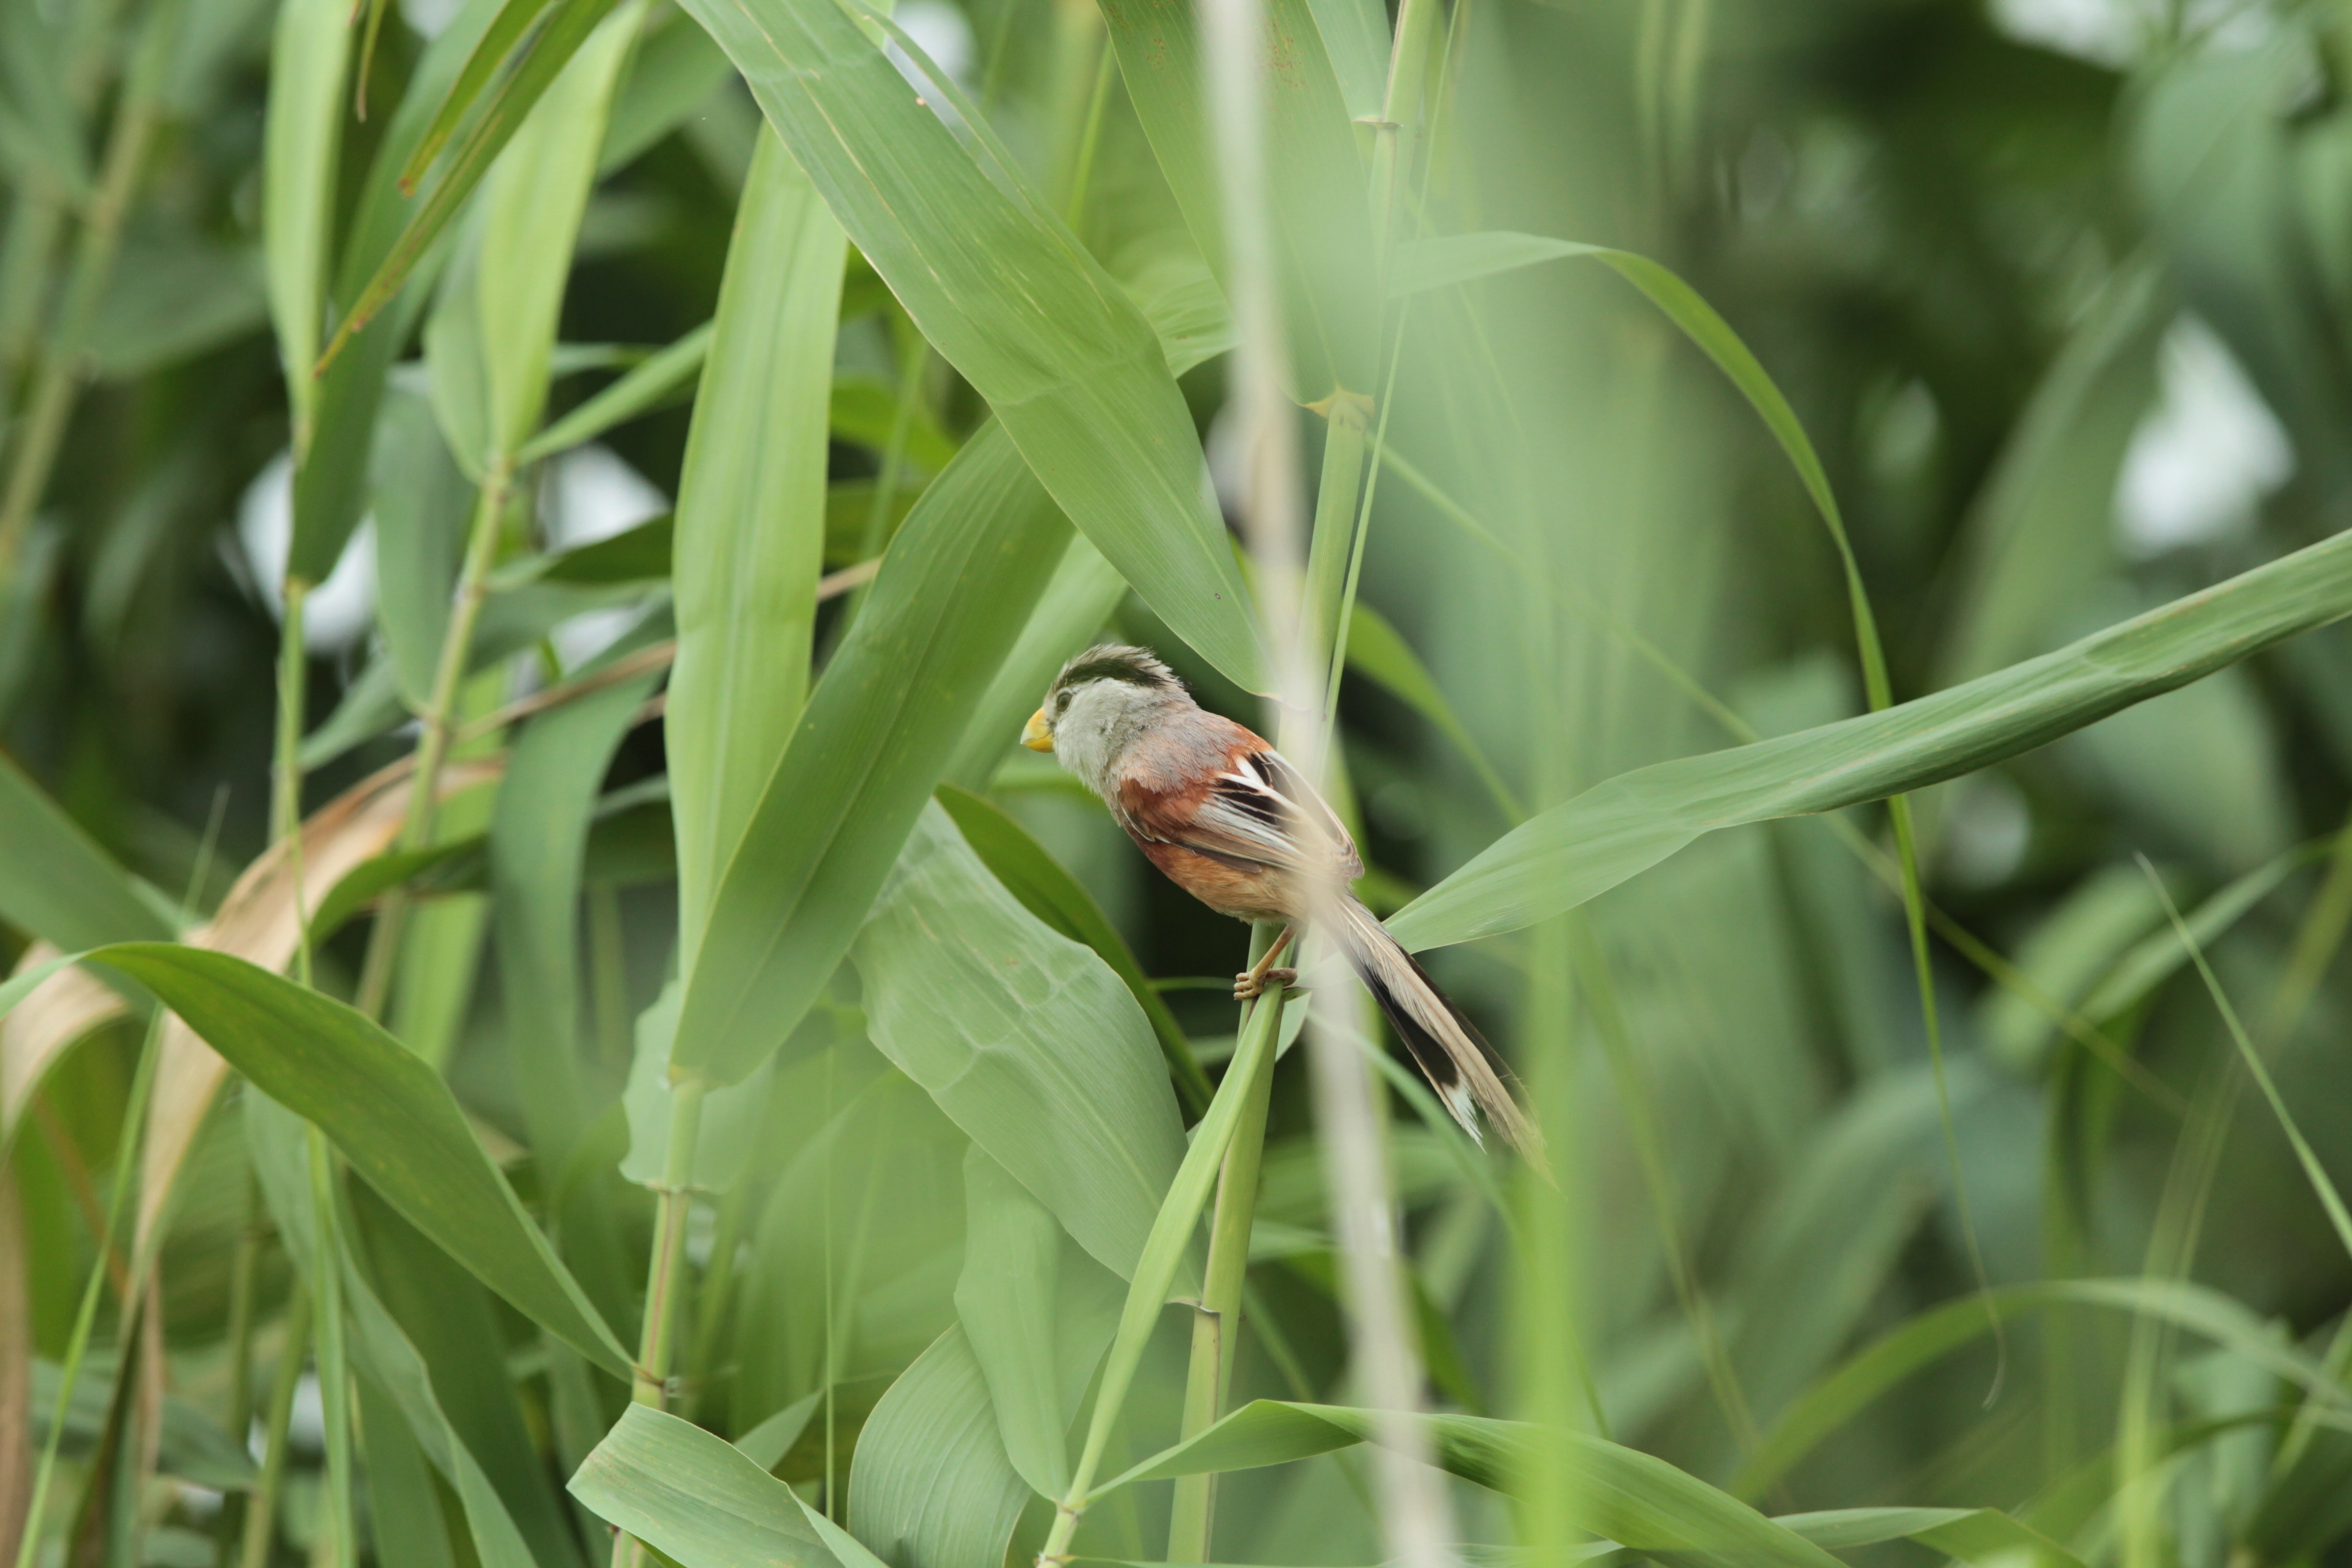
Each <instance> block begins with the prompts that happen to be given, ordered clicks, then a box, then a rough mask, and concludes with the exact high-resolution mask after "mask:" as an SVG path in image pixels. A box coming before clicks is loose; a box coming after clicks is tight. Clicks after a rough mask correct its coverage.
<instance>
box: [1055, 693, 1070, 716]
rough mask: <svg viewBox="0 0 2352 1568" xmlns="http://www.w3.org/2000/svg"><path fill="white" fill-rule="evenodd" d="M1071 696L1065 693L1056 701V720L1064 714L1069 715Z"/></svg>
mask: <svg viewBox="0 0 2352 1568" xmlns="http://www.w3.org/2000/svg"><path fill="white" fill-rule="evenodd" d="M1071 695H1072V694H1071V693H1069V692H1067V691H1065V692H1063V693H1062V694H1061V695H1060V696H1059V697H1056V698H1055V699H1054V716H1055V718H1057V719H1058V718H1060V717H1061V716H1062V715H1063V714H1065V713H1067V712H1068V711H1069V710H1070V697H1071Z"/></svg>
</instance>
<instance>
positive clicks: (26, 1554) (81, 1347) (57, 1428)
mask: <svg viewBox="0 0 2352 1568" xmlns="http://www.w3.org/2000/svg"><path fill="white" fill-rule="evenodd" d="M162 1038H163V1015H162V1014H161V1013H160V1012H159V1013H158V1014H157V1015H156V1016H155V1018H154V1019H153V1020H152V1022H150V1023H149V1025H148V1026H147V1033H146V1039H145V1043H144V1044H143V1045H142V1046H141V1047H140V1050H139V1067H138V1070H137V1071H136V1072H134V1073H133V1074H132V1075H131V1093H130V1095H129V1097H128V1098H127V1099H126V1100H125V1101H124V1103H123V1107H122V1126H121V1132H120V1133H119V1134H118V1135H117V1137H116V1139H115V1143H114V1148H115V1155H114V1159H115V1173H116V1174H115V1180H114V1183H113V1189H114V1190H113V1191H112V1192H111V1193H110V1194H108V1196H107V1200H106V1222H105V1225H104V1226H103V1227H102V1228H101V1230H100V1235H99V1237H98V1256H97V1257H96V1258H93V1259H92V1260H91V1262H90V1266H89V1279H87V1280H85V1281H84V1282H83V1284H82V1290H81V1304H80V1305H79V1307H78V1308H77V1309H76V1310H75V1312H74V1324H73V1332H72V1333H71V1334H70V1335H69V1336H68V1338H67V1341H66V1353H65V1360H64V1361H63V1362H62V1363H60V1364H59V1366H58V1397H57V1404H56V1405H55V1406H54V1407H53V1408H52V1409H51V1410H50V1412H49V1436H48V1440H47V1442H46V1443H44V1444H43V1445H42V1446H41V1460H40V1465H39V1467H38V1468H37V1469H36V1470H35V1471H34V1474H33V1494H32V1497H31V1499H30V1500H29V1501H27V1502H26V1506H25V1523H24V1534H23V1536H21V1537H20V1538H19V1539H18V1541H17V1543H16V1568H32V1565H33V1562H34V1559H35V1557H36V1555H37V1553H38V1552H39V1550H40V1542H41V1516H42V1514H43V1512H44V1511H45V1510H46V1508H47V1503H48V1497H49V1488H50V1486H51V1485H52V1484H53V1483H54V1482H55V1481H56V1479H57V1471H58V1445H59V1444H60V1443H62V1442H63V1441H64V1439H65V1433H66V1415H67V1413H68V1411H69V1410H70V1409H71V1408H72V1405H73V1392H74V1385H75V1384H76V1383H78V1382H79V1380H80V1377H81V1363H82V1361H83V1359H84V1358H85V1357H87V1356H88V1355H89V1341H90V1334H91V1331H93V1329H94V1328H95V1327H96V1326H97V1322H98V1303H99V1299H100V1296H102V1295H103V1294H104V1293H105V1289H106V1277H107V1265H108V1263H109V1262H110V1260H111V1259H112V1258H113V1256H114V1245H115V1243H114V1238H115V1237H116V1236H117V1235H118V1234H119V1233H120V1232H121V1228H122V1213H123V1210H124V1209H125V1208H127V1207H129V1206H130V1199H131V1194H132V1193H133V1192H135V1191H136V1190H137V1189H138V1186H139V1181H138V1171H139V1150H140V1144H141V1138H140V1133H141V1131H142V1129H144V1128H145V1127H146V1125H147V1102H148V1100H150V1099H152V1097H153V1094H154V1090H155V1068H156V1060H157V1058H159V1057H160V1056H161V1055H162V1054H163V1053H162V1051H161V1050H160V1049H159V1043H160V1041H161V1040H162ZM153 1251H154V1249H153V1247H152V1244H151V1245H149V1246H147V1247H140V1248H138V1249H136V1250H135V1251H134V1252H133V1253H132V1255H131V1269H130V1275H129V1278H128V1279H126V1280H125V1281H124V1282H123V1284H122V1287H121V1290H122V1321H124V1322H125V1323H128V1322H130V1321H131V1318H132V1316H133V1314H134V1312H135V1309H134V1308H133V1307H132V1305H131V1303H132V1302H134V1301H136V1300H139V1298H140V1295H141V1293H142V1290H143V1289H144V1288H145V1282H146V1274H147V1265H148V1262H149V1260H150V1259H151V1258H152V1256H153Z"/></svg>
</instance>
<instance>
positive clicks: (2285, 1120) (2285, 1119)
mask: <svg viewBox="0 0 2352 1568" xmlns="http://www.w3.org/2000/svg"><path fill="white" fill-rule="evenodd" d="M2139 866H2140V869H2141V870H2142V871H2144V872H2145V873H2147V880H2148V885H2149V886H2150V887H2152V888H2154V889H2156V896H2157V898H2158V900H2162V902H2163V904H2164V914H2165V918H2166V919H2167V920H2168V921H2171V923H2172V933H2173V935H2174V936H2175V937H2177V938H2179V942H2180V945H2181V946H2182V947H2183V948H2184V949H2186V950H2187V951H2188V953H2189V962H2190V963H2193V964H2195V965H2196V966H2197V977H2198V978H2199V979H2200V980H2202V981H2203V982H2204V983H2205V994H2207V995H2209V996H2210V997H2211V998H2212V999H2213V1008H2214V1011H2216V1012H2218V1013H2220V1014H2221V1023H2222V1025H2223V1026H2224V1027H2226V1028H2227V1029H2228V1030H2229V1031H2230V1038H2231V1041H2232V1042H2233V1043H2234V1044H2235V1045H2236V1046H2237V1047H2238V1059H2239V1060H2240V1061H2242V1062H2243V1063H2244V1064H2245V1067H2246V1072H2247V1075H2248V1076H2249V1077H2251V1078H2252V1079H2253V1080H2254V1083H2255V1086H2256V1087H2257V1088H2259V1089H2261V1090H2262V1091H2263V1100H2266V1101H2267V1102H2268V1103H2269V1105H2270V1108H2271V1114H2272V1115H2273V1117H2275V1118H2277V1120H2278V1124H2279V1131H2281V1132H2283V1133H2284V1134H2285V1135H2286V1141H2287V1144H2288V1146H2289V1147H2290V1148H2292V1149H2293V1150H2294V1158H2295V1163H2298V1164H2300V1165H2301V1166H2302V1167H2303V1174H2304V1179H2305V1180H2306V1181H2308V1182H2309V1183H2310V1184H2311V1193H2312V1196H2314V1197H2315V1198H2317V1199H2318V1200H2319V1206H2320V1208H2321V1209H2322V1210H2323V1211H2325V1212H2326V1215H2327V1223H2328V1224H2329V1225H2331V1226H2334V1227H2335V1228H2336V1241H2337V1243H2338V1244H2339V1245H2341V1246H2342V1247H2343V1248H2344V1250H2345V1253H2346V1254H2347V1256H2352V1214H2348V1213H2347V1212H2346V1211H2345V1207H2344V1198H2343V1194H2340V1193H2338V1192H2337V1191H2336V1183H2335V1181H2334V1180H2333V1179H2332V1178H2330V1177H2329V1175H2328V1174H2327V1167H2326V1166H2325V1165H2323V1164H2321V1163H2319V1156H2318V1155H2317V1154H2315V1153H2314V1152H2312V1149H2311V1142H2310V1140H2309V1139H2306V1138H2305V1137H2304V1135H2303V1129H2302V1128H2301V1127H2298V1126H2297V1125H2295V1120H2294V1112H2293V1111H2291V1110H2288V1109H2287V1108H2286V1101H2285V1100H2284V1099H2283V1098H2282V1097H2281V1096H2280V1094H2279V1091H2278V1085H2277V1083H2275V1082H2274V1081H2273V1079H2272V1078H2271V1069H2270V1068H2269V1067H2268V1065H2267V1064H2265V1063H2264V1062H2263V1053H2262V1052H2260V1051H2258V1050H2256V1049H2255V1048H2254V1042H2253V1040H2252V1037H2249V1036H2248V1035H2247V1033H2246V1026H2245V1025H2244V1024H2243V1023H2242V1022H2241V1021H2240V1020H2239V1017H2238V1010H2237V1008H2235V1007H2233V1006H2231V1005H2230V997H2229V994H2228V993H2227V992H2225V991H2223V990H2222V989H2221V981H2220V979H2218V978H2217V977H2216V976H2215V975H2214V973H2213V966H2212V965H2211V964H2210V963H2207V962H2206V961H2205V947H2204V944H2203V943H2202V942H2199V941H2198V940H2197V933H2196V932H2194V931H2190V930H2189V922H2188V921H2184V920H2182V919H2181V918H2180V907H2179V905H2178V904H2176V903H2174V902H2173V901H2172V894H2171V892H2170V890H2169V889H2167V888H2166V887H2165V885H2164V880H2163V879H2162V878H2160V877H2158V875H2157V874H2156V868H2155V867H2154V866H2152V865H2150V864H2149V863H2148V860H2147V857H2146V856H2142V857H2140V862H2139Z"/></svg>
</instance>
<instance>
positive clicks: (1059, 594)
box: [947, 533, 1127, 790]
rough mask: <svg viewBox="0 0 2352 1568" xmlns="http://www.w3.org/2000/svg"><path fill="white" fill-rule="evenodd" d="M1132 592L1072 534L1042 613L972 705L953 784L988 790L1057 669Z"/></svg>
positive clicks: (952, 770)
mask: <svg viewBox="0 0 2352 1568" xmlns="http://www.w3.org/2000/svg"><path fill="white" fill-rule="evenodd" d="M1126 596H1127V581H1126V579H1124V578H1122V577H1121V576H1120V575H1119V574H1118V568H1116V567H1114V566H1113V565H1111V563H1109V562H1108V561H1106V560H1104V559H1103V555H1102V552H1101V551H1099V550H1097V549H1096V548H1095V547H1094V544H1093V542H1091V541H1089V540H1088V539H1087V536H1086V535H1085V534H1083V533H1081V534H1076V535H1074V536H1072V538H1071V540H1070V547H1069V549H1068V550H1067V551H1066V552H1064V554H1063V556H1062V563H1061V564H1060V565H1059V566H1057V567H1055V569H1054V580H1053V581H1052V582H1051V583H1048V584H1046V585H1045V596H1044V597H1042V598H1040V599H1039V600H1038V601H1037V609H1036V612H1035V613H1034V615H1032V616H1030V617H1029V624H1028V625H1027V626H1024V627H1022V628H1021V637H1020V640H1019V641H1017V642H1015V643H1014V644H1013V651H1012V652H1011V653H1008V654H1006V655H1005V656H1004V666H1003V668H1001V669H999V670H998V671H997V672H996V679H994V680H993V681H991V682H990V683H989V688H988V690H987V692H986V694H985V695H983V696H982V698H981V700H979V701H978V702H976V703H974V704H973V705H972V710H971V724H970V725H969V726H968V727H967V728H966V729H965V731H964V734H963V740H962V741H961V742H960V743H959V744H958V745H957V747H956V753H955V758H954V760H953V761H952V762H950V763H949V764H948V771H947V780H948V782H949V783H950V784H955V785H958V786H959V787H961V788H963V789H967V790H985V789H986V788H987V787H988V782H989V780H991V779H992V778H994V777H995V776H996V770H997V768H998V767H999V766H1000V765H1002V764H1003V761H1004V759H1005V758H1006V757H1007V756H1008V755H1010V754H1011V753H1012V751H1013V746H1014V745H1015V744H1016V743H1017V742H1019V741H1020V739H1021V723H1022V721H1023V720H1024V719H1026V718H1028V717H1029V715H1030V713H1031V712H1032V711H1033V710H1034V709H1035V708H1036V706H1037V704H1038V703H1039V702H1040V701H1042V700H1044V699H1045V688H1046V686H1047V685H1048V684H1050V683H1051V682H1052V680H1053V679H1054V672H1055V671H1056V670H1058V669H1060V668H1062V664H1063V661H1065V660H1066V659H1067V658H1069V657H1070V656H1071V655H1072V654H1074V653H1076V652H1077V651H1078V650H1079V649H1080V648H1083V647H1086V646H1087V644H1089V643H1091V642H1093V641H1095V640H1096V638H1097V636H1098V635H1099V634H1100V633H1101V631H1102V627H1103V623H1104V622H1106V621H1108V620H1109V619H1110V616H1111V612H1112V611H1113V610H1115V609H1117V608H1118V602H1119V600H1121V599H1122V598H1124V597H1126Z"/></svg>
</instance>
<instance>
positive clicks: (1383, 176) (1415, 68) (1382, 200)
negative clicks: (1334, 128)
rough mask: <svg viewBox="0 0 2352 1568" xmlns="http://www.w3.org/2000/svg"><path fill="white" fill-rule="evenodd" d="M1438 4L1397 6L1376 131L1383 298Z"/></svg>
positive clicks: (1376, 235)
mask: <svg viewBox="0 0 2352 1568" xmlns="http://www.w3.org/2000/svg"><path fill="white" fill-rule="evenodd" d="M1437 9H1438V7H1437V0H1402V4H1401V5H1398V7H1397V25H1396V42H1395V44H1394V45H1393V46H1392V48H1391V53H1390V55H1389V85H1388V92H1387V94H1386V96H1385V97H1384V98H1383V99H1382V100H1381V118H1380V122H1379V123H1378V124H1377V125H1375V126H1373V127H1372V131H1373V136H1372V174H1371V182H1370V194H1371V208H1372V256H1373V258H1374V261H1375V263H1376V265H1377V266H1378V268H1379V277H1380V283H1381V292H1380V294H1379V296H1378V297H1379V298H1381V299H1386V298H1387V297H1388V279H1389V253H1390V250H1391V247H1392V243H1393V241H1394V239H1395V234H1396V210H1397V204H1398V201H1399V199H1400V197H1401V195H1402V193H1401V192H1400V191H1399V189H1398V174H1399V171H1400V169H1401V168H1402V166H1403V165H1404V164H1405V163H1407V162H1409V159H1408V158H1407V156H1406V154H1407V153H1408V152H1409V148H1408V147H1407V146H1406V145H1405V144H1404V135H1405V132H1406V131H1407V130H1408V129H1409V128H1410V127H1411V126H1412V122H1413V121H1415V120H1417V119H1418V118H1419V117H1420V114H1421V100H1422V98H1423V89H1424V88H1425V86H1426V85H1427V81H1428V77H1429V70H1428V67H1429V30H1430V27H1431V26H1432V25H1433V23H1434V22H1435V21H1436V19H1437Z"/></svg>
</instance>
